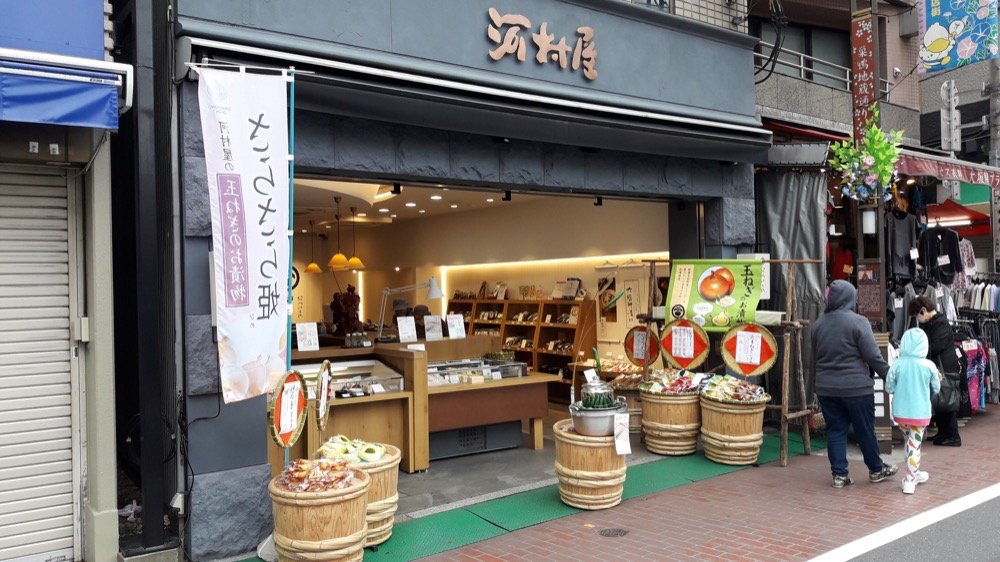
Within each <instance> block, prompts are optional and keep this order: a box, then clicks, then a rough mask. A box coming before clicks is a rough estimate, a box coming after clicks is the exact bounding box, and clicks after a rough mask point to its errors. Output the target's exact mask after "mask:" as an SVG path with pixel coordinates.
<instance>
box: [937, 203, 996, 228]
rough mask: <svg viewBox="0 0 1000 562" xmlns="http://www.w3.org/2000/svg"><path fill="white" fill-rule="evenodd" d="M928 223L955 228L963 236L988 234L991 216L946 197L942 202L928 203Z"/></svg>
mask: <svg viewBox="0 0 1000 562" xmlns="http://www.w3.org/2000/svg"><path fill="white" fill-rule="evenodd" d="M927 224H928V225H929V226H934V225H936V224H940V225H941V226H946V227H948V228H952V229H954V230H955V231H956V232H958V233H959V234H960V235H962V236H988V235H989V234H990V217H989V215H986V214H983V213H980V212H979V211H975V210H973V209H970V208H968V207H966V206H964V205H960V204H958V203H956V202H955V201H954V200H952V199H945V200H944V201H942V202H941V203H937V204H931V205H927Z"/></svg>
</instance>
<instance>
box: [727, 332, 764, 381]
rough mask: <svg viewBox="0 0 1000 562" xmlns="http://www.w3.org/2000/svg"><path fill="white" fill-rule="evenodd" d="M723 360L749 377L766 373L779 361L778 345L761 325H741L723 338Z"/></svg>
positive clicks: (731, 367)
mask: <svg viewBox="0 0 1000 562" xmlns="http://www.w3.org/2000/svg"><path fill="white" fill-rule="evenodd" d="M722 360H723V361H725V362H726V365H727V366H728V367H729V368H730V369H732V370H734V371H736V372H738V373H741V374H743V375H744V376H747V377H754V376H757V375H762V374H764V373H766V372H767V371H768V370H770V369H771V367H773V366H774V363H775V361H777V360H778V345H777V343H776V342H775V341H774V336H773V335H771V332H770V331H769V330H768V329H767V328H765V327H764V326H761V325H760V324H752V323H751V324H740V325H739V326H736V327H734V328H732V329H731V330H729V331H728V332H726V335H725V336H723V337H722Z"/></svg>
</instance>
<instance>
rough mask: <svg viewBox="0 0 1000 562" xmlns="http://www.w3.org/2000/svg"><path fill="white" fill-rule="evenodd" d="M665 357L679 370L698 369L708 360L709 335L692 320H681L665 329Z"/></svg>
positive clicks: (663, 340)
mask: <svg viewBox="0 0 1000 562" xmlns="http://www.w3.org/2000/svg"><path fill="white" fill-rule="evenodd" d="M660 344H661V345H662V346H663V357H664V358H665V359H666V360H667V363H670V365H671V366H673V367H675V368H677V369H696V368H698V367H700V366H701V365H702V364H703V363H704V362H705V359H708V349H709V346H708V334H707V333H706V332H705V330H704V329H703V328H702V327H701V326H699V325H698V324H695V323H694V322H692V321H691V320H686V319H684V318H681V319H679V320H674V321H673V322H671V323H669V324H667V325H666V326H664V327H663V339H661V340H660Z"/></svg>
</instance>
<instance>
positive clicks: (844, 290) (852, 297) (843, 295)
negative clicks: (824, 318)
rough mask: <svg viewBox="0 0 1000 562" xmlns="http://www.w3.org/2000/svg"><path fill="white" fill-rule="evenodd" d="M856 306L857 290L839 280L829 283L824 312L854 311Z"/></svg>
mask: <svg viewBox="0 0 1000 562" xmlns="http://www.w3.org/2000/svg"><path fill="white" fill-rule="evenodd" d="M857 306H858V290H857V289H855V288H854V285H851V284H850V283H848V282H847V281H842V280H840V279H838V280H836V281H834V282H833V283H830V289H829V292H828V294H827V296H826V311H827V312H833V311H835V310H850V311H852V312H853V311H854V309H855V308H857Z"/></svg>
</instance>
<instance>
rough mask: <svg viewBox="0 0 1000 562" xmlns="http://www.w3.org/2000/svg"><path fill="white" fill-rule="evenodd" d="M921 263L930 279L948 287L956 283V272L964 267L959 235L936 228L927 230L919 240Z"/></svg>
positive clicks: (948, 230) (946, 229) (952, 231)
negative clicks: (959, 248) (959, 247)
mask: <svg viewBox="0 0 1000 562" xmlns="http://www.w3.org/2000/svg"><path fill="white" fill-rule="evenodd" d="M918 245H919V251H920V263H921V264H923V266H924V269H926V270H927V276H928V278H929V279H936V280H938V281H940V282H942V283H944V284H946V285H951V284H952V283H953V282H954V281H955V272H956V271H958V270H959V269H960V268H961V267H962V256H961V254H959V251H958V233H957V232H955V231H954V230H951V229H948V228H943V227H940V226H935V227H933V228H928V229H927V230H925V231H924V232H923V233H922V234H921V235H920V239H919V244H918Z"/></svg>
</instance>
